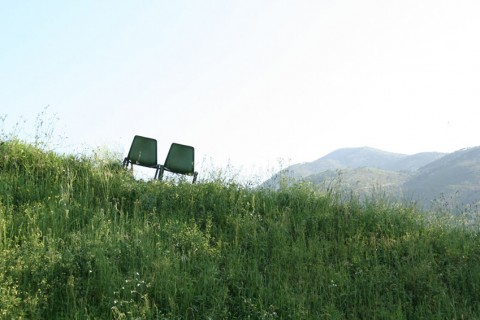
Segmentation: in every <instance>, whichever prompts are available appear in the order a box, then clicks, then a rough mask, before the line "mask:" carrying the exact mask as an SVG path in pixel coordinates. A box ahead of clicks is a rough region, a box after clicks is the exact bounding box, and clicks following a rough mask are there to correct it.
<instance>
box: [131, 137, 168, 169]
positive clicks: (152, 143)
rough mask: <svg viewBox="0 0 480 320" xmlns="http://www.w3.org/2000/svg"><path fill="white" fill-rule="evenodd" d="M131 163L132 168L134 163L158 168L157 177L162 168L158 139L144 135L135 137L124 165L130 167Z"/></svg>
mask: <svg viewBox="0 0 480 320" xmlns="http://www.w3.org/2000/svg"><path fill="white" fill-rule="evenodd" d="M129 164H130V165H131V166H132V168H133V165H138V166H142V167H147V168H154V169H157V170H156V171H155V177H154V179H156V178H157V176H158V172H159V170H160V166H159V164H158V163H157V140H155V139H152V138H146V137H142V136H135V137H133V142H132V145H131V146H130V151H128V156H127V157H126V158H125V159H124V160H123V167H125V168H128V165H129Z"/></svg>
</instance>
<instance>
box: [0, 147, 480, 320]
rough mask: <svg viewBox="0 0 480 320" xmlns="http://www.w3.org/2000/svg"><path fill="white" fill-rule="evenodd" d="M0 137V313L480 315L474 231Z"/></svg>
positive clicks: (479, 256)
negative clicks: (152, 174) (174, 175)
mask: <svg viewBox="0 0 480 320" xmlns="http://www.w3.org/2000/svg"><path fill="white" fill-rule="evenodd" d="M94 160H95V159H91V158H74V157H59V156H57V155H55V154H53V153H48V152H43V151H41V150H39V149H36V148H34V147H32V146H30V145H25V144H22V143H19V142H16V141H8V142H5V143H4V144H2V145H0V319H21V318H25V319H75V318H78V319H86V318H88V319H138V318H142V319H143V318H146V319H208V318H212V319H235V318H237V319H246V318H250V319H276V318H278V319H375V318H376V319H422V318H425V319H432V318H433V319H435V318H436V319H446V318H448V319H461V318H478V317H480V239H479V238H478V236H477V235H476V234H475V233H473V232H471V231H467V230H459V229H453V228H451V227H446V226H445V225H443V224H441V223H439V222H435V223H430V224H426V223H422V222H421V221H420V219H419V218H418V215H417V213H416V212H415V210H414V209H411V208H407V207H402V206H391V205H388V204H386V203H385V202H382V201H381V200H376V201H371V202H369V203H367V204H360V203H358V202H356V201H355V200H351V201H349V202H347V203H345V202H343V203H342V202H340V201H339V200H338V199H337V197H336V196H335V195H334V194H327V195H319V194H316V193H315V192H314V191H312V190H310V189H309V188H308V187H305V186H301V185H298V186H295V187H291V188H288V189H283V190H280V191H277V192H273V191H267V190H253V189H249V188H246V187H242V186H239V185H235V184H232V183H224V182H222V181H213V182H204V183H199V184H197V185H191V184H187V183H185V184H183V183H180V184H178V185H174V184H171V183H160V182H141V181H135V180H134V179H132V178H131V177H130V175H129V173H128V172H126V171H124V170H122V169H121V168H120V167H119V165H118V164H115V163H112V162H108V161H100V162H98V163H97V162H96V161H94Z"/></svg>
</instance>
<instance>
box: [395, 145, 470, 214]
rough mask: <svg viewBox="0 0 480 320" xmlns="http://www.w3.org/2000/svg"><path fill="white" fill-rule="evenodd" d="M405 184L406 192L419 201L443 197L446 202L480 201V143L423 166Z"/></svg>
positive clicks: (465, 202)
mask: <svg viewBox="0 0 480 320" xmlns="http://www.w3.org/2000/svg"><path fill="white" fill-rule="evenodd" d="M403 187H404V190H405V195H406V196H407V197H409V198H412V199H413V200H417V201H424V199H428V200H429V201H433V200H434V199H437V198H439V197H442V198H443V199H444V201H446V202H454V203H457V204H465V205H467V204H468V205H471V206H478V205H480V147H475V148H468V149H462V150H459V151H456V152H454V153H451V154H448V155H446V156H444V157H442V158H441V159H439V160H437V161H434V162H432V163H430V164H428V165H426V166H424V167H422V168H421V169H420V170H418V172H417V173H416V174H415V175H414V176H412V178H411V179H409V180H408V181H406V182H405V184H404V186H403ZM426 204H428V203H426Z"/></svg>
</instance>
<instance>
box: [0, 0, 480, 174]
mask: <svg viewBox="0 0 480 320" xmlns="http://www.w3.org/2000/svg"><path fill="white" fill-rule="evenodd" d="M479 17H480V1H478V0H471V1H469V0H449V1H445V0H443V1H442V0H401V1H400V0H395V1H393V0H391V1H390V0H365V1H356V0H344V1H323V0H316V1H313V0H312V1H303V0H295V1H293V0H292V1H278V0H271V1H259V0H246V1H245V0H242V1H219V0H212V1H160V0H157V1H148V0H145V1H119V0H116V1H107V0H105V1H1V0H0V115H7V120H6V121H5V124H4V126H5V128H7V129H8V128H9V126H12V125H13V123H15V122H16V121H18V119H19V118H22V119H25V120H27V122H26V123H27V124H26V125H25V128H24V130H22V134H24V135H25V136H32V131H33V123H34V118H35V116H36V115H37V114H38V113H40V112H41V111H42V110H43V108H44V107H45V106H47V105H48V106H49V108H48V112H49V113H51V114H56V115H58V117H59V120H58V123H57V124H56V128H57V131H58V132H59V133H61V134H62V135H63V136H65V137H67V138H66V139H62V140H61V146H62V148H63V149H64V150H79V149H81V148H90V147H96V146H109V148H112V149H113V150H114V151H117V152H120V153H124V154H125V155H126V153H127V152H128V148H129V146H130V143H131V141H132V139H133V136H134V135H136V134H138V135H143V136H147V137H152V138H155V139H157V140H158V146H159V155H158V156H159V161H160V162H162V161H163V159H164V158H165V156H166V153H167V151H168V148H169V146H170V144H171V143H172V142H178V143H183V144H189V145H192V146H194V147H195V149H196V159H197V162H202V161H204V160H202V159H210V160H209V161H213V163H214V164H215V165H219V166H220V167H222V166H225V165H226V164H227V163H228V164H230V165H231V166H233V167H237V168H240V169H241V170H247V171H250V170H257V171H258V170H267V169H272V168H275V167H277V166H278V163H279V162H282V163H284V164H287V165H288V164H294V163H299V162H306V161H313V160H316V159H318V158H320V157H322V156H324V155H325V154H327V153H329V152H331V151H334V150H336V149H339V148H344V147H361V146H370V147H374V148H379V149H383V150H386V151H392V152H399V153H407V154H412V153H416V152H422V151H441V152H451V151H455V150H458V149H461V148H464V147H472V146H477V145H480V121H479V116H480V58H479V57H480V18H479ZM5 128H4V130H5ZM62 148H59V149H62Z"/></svg>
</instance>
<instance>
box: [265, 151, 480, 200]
mask: <svg viewBox="0 0 480 320" xmlns="http://www.w3.org/2000/svg"><path fill="white" fill-rule="evenodd" d="M282 177H283V178H285V180H287V181H288V182H295V181H300V180H303V181H310V182H312V183H314V184H316V185H318V186H319V188H326V187H331V186H332V185H334V186H336V187H337V188H340V189H341V190H351V191H354V192H356V193H358V194H368V193H371V192H372V191H381V192H385V193H389V194H392V195H394V196H395V197H397V198H402V200H408V201H415V202H417V203H419V204H420V205H422V206H424V207H426V208H428V207H429V206H430V205H431V204H432V202H434V201H437V203H438V201H445V202H450V203H452V202H455V203H457V204H462V205H470V206H472V205H479V206H480V147H474V148H469V149H462V150H459V151H456V152H453V153H450V154H445V153H439V152H423V153H417V154H413V155H405V154H399V153H392V152H386V151H382V150H378V149H374V148H369V147H362V148H346V149H339V150H336V151H334V152H331V153H329V154H327V155H326V156H324V157H322V158H320V159H317V160H315V161H312V162H307V163H300V164H294V165H292V166H289V167H288V168H286V169H284V170H282V171H281V172H278V173H277V174H275V175H274V176H272V178H270V179H269V180H267V181H265V183H264V184H263V186H264V187H273V188H277V187H278V186H279V183H280V180H281V179H282Z"/></svg>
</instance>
